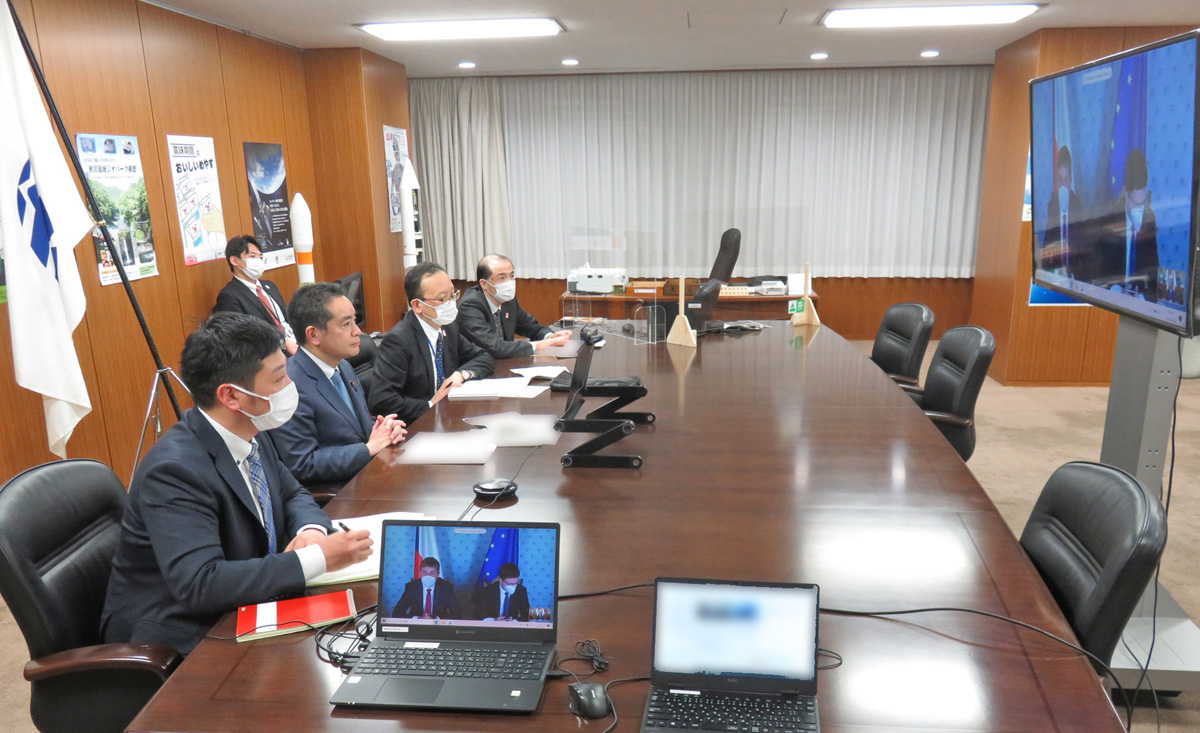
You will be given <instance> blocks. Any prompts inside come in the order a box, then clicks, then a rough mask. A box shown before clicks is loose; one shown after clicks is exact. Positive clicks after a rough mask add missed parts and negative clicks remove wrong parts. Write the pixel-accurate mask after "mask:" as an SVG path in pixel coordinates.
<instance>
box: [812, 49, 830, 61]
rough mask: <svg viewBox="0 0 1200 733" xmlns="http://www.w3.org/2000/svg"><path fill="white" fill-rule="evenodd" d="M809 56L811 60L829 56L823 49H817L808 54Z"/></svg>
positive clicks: (819, 59)
mask: <svg viewBox="0 0 1200 733" xmlns="http://www.w3.org/2000/svg"><path fill="white" fill-rule="evenodd" d="M809 58H810V59H812V60H813V61H824V60H825V59H827V58H829V54H827V53H825V52H824V51H817V52H816V53H814V54H810V55H809Z"/></svg>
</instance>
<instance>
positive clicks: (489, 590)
mask: <svg viewBox="0 0 1200 733" xmlns="http://www.w3.org/2000/svg"><path fill="white" fill-rule="evenodd" d="M497 575H498V576H499V580H497V581H496V582H494V583H488V584H487V585H485V586H483V587H482V588H480V589H479V590H477V591H475V595H474V597H473V598H472V601H473V602H474V604H475V618H477V619H485V618H494V619H496V620H497V621H528V620H529V594H528V593H527V592H526V591H525V586H523V585H521V571H520V570H519V569H518V568H517V566H516V563H511V562H506V563H504V564H503V565H501V566H500V571H499V572H498V573H497Z"/></svg>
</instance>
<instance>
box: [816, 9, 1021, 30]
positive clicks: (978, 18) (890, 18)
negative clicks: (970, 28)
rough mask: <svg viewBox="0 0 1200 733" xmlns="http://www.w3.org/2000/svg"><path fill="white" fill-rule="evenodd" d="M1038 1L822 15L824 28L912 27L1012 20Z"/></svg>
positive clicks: (858, 10) (988, 23) (839, 11)
mask: <svg viewBox="0 0 1200 733" xmlns="http://www.w3.org/2000/svg"><path fill="white" fill-rule="evenodd" d="M1038 7H1039V6H1038V5H1033V4H1021V5H955V6H933V7H929V6H927V7H919V8H847V9H843V10H830V11H829V12H828V13H826V14H825V17H824V18H821V24H822V25H824V26H825V27H826V28H911V27H916V26H934V25H995V24H999V23H1015V22H1017V21H1018V20H1020V19H1021V18H1024V17H1025V16H1027V15H1030V14H1032V13H1033V12H1035V11H1036V10H1037V9H1038Z"/></svg>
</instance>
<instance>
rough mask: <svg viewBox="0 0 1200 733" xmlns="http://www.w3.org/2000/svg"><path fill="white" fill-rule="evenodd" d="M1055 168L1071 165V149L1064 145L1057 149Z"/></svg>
mask: <svg viewBox="0 0 1200 733" xmlns="http://www.w3.org/2000/svg"><path fill="white" fill-rule="evenodd" d="M1056 167H1057V168H1070V167H1071V149H1070V148H1068V147H1067V146H1066V145H1064V146H1062V147H1061V148H1059V149H1058V165H1057V166H1056Z"/></svg>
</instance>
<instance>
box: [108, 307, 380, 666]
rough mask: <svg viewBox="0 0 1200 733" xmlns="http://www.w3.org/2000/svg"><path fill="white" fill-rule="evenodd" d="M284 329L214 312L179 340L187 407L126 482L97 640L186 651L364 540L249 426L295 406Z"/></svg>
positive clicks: (278, 418)
mask: <svg viewBox="0 0 1200 733" xmlns="http://www.w3.org/2000/svg"><path fill="white" fill-rule="evenodd" d="M282 349H283V335H282V334H281V333H280V331H279V329H277V328H276V327H275V326H273V325H269V324H267V323H265V322H263V321H261V320H259V319H257V318H254V317H252V316H247V315H244V314H237V313H217V314H215V315H213V316H212V317H210V318H209V319H208V320H206V321H205V322H204V323H202V324H200V327H199V328H198V329H196V331H195V332H193V333H192V334H191V335H190V336H188V339H187V341H186V342H185V344H184V346H183V355H182V357H181V367H182V368H181V373H182V377H183V381H184V383H185V384H187V386H188V389H190V390H191V393H192V399H193V400H194V401H195V403H196V407H194V408H193V409H190V410H188V411H187V412H185V413H184V415H183V418H182V419H181V420H180V421H179V422H178V423H176V424H175V425H173V426H172V427H171V429H170V430H168V431H167V433H166V435H164V436H163V437H162V439H161V440H160V441H159V442H158V443H157V444H155V445H154V447H153V448H151V449H150V451H149V453H147V454H146V458H145V460H143V461H142V464H141V466H139V467H138V470H137V473H135V474H134V477H133V482H132V483H131V484H130V486H129V505H128V508H127V509H126V511H125V518H124V520H123V521H122V523H121V537H120V540H119V543H118V546H117V553H116V556H115V557H114V558H113V568H112V578H111V579H110V581H109V584H108V597H107V598H106V600H105V604H104V613H103V615H102V617H101V621H100V627H101V633H102V634H103V636H104V639H105V641H107V642H159V643H163V644H167V645H169V646H171V647H173V648H175V649H176V650H178V651H179V652H181V653H184V654H186V653H188V652H190V651H191V650H192V649H193V648H194V647H195V646H196V644H197V643H199V641H200V639H201V638H203V636H204V635H205V634H206V633H208V631H209V629H211V628H212V625H213V624H214V623H216V621H217V620H218V619H219V618H220V617H221V614H223V613H225V612H227V611H230V610H232V609H234V608H237V607H238V606H241V605H246V604H253V603H261V602H264V601H268V600H270V599H272V598H275V597H277V596H284V595H296V594H299V593H301V592H303V590H304V585H305V583H306V582H307V581H308V580H311V579H312V578H315V577H316V576H318V575H320V574H322V573H324V572H325V571H326V570H338V569H340V568H343V567H346V566H348V565H350V564H352V563H355V562H358V561H360V560H363V559H365V558H366V557H367V556H368V555H370V554H371V544H372V541H371V539H370V538H369V537H368V536H367V532H366V531H365V530H359V531H356V532H334V533H332V534H330V523H329V518H328V517H326V516H325V513H324V512H323V511H321V509H320V508H319V507H318V506H317V504H316V502H314V501H313V499H312V496H310V495H309V493H308V492H307V491H305V490H304V489H303V488H301V486H300V484H298V483H297V482H296V479H294V478H292V475H291V474H290V473H288V470H287V469H286V468H285V467H284V466H283V464H282V463H280V462H279V457H278V455H276V453H275V447H274V446H273V445H272V444H271V441H269V440H263V439H261V437H256V436H257V435H258V433H259V431H261V430H267V429H270V428H273V427H277V426H279V425H281V424H283V423H284V422H286V421H287V419H288V418H289V417H291V414H292V412H293V411H294V410H295V406H296V402H295V387H294V386H293V385H292V382H291V380H290V379H289V378H288V375H287V369H286V366H287V364H286V362H287V359H286V358H285V357H284V355H283V350H282Z"/></svg>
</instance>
